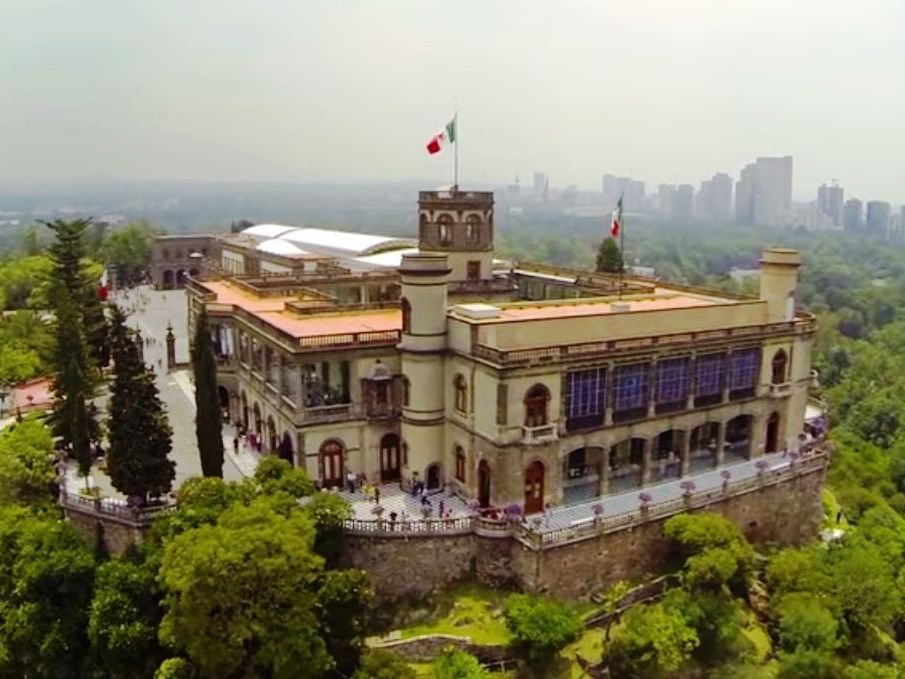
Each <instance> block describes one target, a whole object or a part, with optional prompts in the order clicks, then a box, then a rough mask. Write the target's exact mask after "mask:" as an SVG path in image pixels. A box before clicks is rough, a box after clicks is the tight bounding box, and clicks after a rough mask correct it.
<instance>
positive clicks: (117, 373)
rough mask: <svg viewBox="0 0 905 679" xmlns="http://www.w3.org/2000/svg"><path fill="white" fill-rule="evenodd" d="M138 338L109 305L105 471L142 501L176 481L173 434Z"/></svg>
mask: <svg viewBox="0 0 905 679" xmlns="http://www.w3.org/2000/svg"><path fill="white" fill-rule="evenodd" d="M139 342H141V336H140V335H139V334H138V333H137V332H136V331H134V330H132V329H131V328H129V327H128V326H127V325H126V316H125V314H124V313H123V312H122V310H121V309H120V308H119V307H117V306H113V307H112V314H111V326H110V345H111V350H112V356H113V362H114V378H113V385H112V388H111V398H110V415H109V417H108V419H107V429H108V431H109V442H110V446H109V450H108V452H107V473H108V474H109V475H110V480H111V482H112V483H113V486H114V488H116V489H117V490H118V491H120V492H121V493H124V494H125V495H128V496H130V497H140V498H141V500H142V503H144V502H146V501H147V498H148V496H149V495H150V496H152V497H158V496H160V495H163V494H165V493H167V492H168V491H169V490H170V488H172V486H173V479H174V478H175V477H176V471H175V467H176V465H175V463H174V462H173V461H172V460H170V459H169V457H168V455H169V452H170V450H171V448H172V430H171V429H170V425H169V422H168V421H167V416H166V412H165V411H164V407H163V403H161V401H160V395H159V394H158V392H157V385H156V384H155V383H154V373H153V372H152V371H150V370H148V368H147V366H145V365H144V363H143V362H142V360H141V356H140V353H139V349H138V343H139Z"/></svg>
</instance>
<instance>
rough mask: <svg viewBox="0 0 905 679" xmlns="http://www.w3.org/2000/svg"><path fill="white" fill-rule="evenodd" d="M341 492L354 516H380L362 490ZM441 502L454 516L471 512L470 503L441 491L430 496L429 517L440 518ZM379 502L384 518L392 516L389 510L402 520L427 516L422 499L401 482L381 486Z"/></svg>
mask: <svg viewBox="0 0 905 679" xmlns="http://www.w3.org/2000/svg"><path fill="white" fill-rule="evenodd" d="M339 495H341V496H342V497H344V498H345V499H346V500H348V501H349V502H350V503H351V505H352V511H353V512H354V515H353V518H355V519H359V520H364V521H368V520H370V521H373V520H374V519H376V518H377V516H376V515H375V514H374V506H375V503H374V501H373V500H372V499H370V498H369V497H368V496H366V495H365V494H364V493H362V492H360V491H358V492H355V493H349V492H348V491H343V492H341V493H339ZM441 503H442V504H443V513H444V515H445V514H446V513H447V512H448V511H449V510H452V515H453V517H455V518H458V517H461V516H470V515H471V514H472V511H471V510H469V509H468V505H467V504H466V503H465V501H464V500H463V499H462V498H460V497H459V496H458V495H447V494H446V493H443V492H439V493H433V494H432V495H428V505H426V506H428V507H430V514H429V516H428V517H427V518H430V519H439V518H440V504H441ZM380 505H381V506H382V507H383V508H384V513H383V518H384V519H389V517H390V512H396V515H397V517H398V519H399V520H400V521H405V520H406V519H423V518H424V507H425V505H422V504H421V500H420V498H416V497H415V496H414V495H412V494H411V493H406V492H405V491H403V490H402V489H401V488H400V487H399V484H398V483H385V484H382V485H381V486H380Z"/></svg>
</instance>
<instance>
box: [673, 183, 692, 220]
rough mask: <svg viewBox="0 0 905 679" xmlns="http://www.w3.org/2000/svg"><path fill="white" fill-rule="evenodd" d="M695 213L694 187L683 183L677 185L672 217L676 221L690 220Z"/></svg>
mask: <svg viewBox="0 0 905 679" xmlns="http://www.w3.org/2000/svg"><path fill="white" fill-rule="evenodd" d="M693 215H694V187H693V186H692V185H691V184H682V185H681V186H678V187H676V192H675V194H674V195H673V201H672V218H673V219H674V220H676V221H681V222H689V221H691V218H692V216H693Z"/></svg>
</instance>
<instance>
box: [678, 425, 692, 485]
mask: <svg viewBox="0 0 905 679" xmlns="http://www.w3.org/2000/svg"><path fill="white" fill-rule="evenodd" d="M679 456H680V457H681V458H682V468H681V469H682V471H681V474H682V476H688V472H689V471H690V469H691V430H689V429H686V430H685V431H683V432H682V444H681V445H680V446H679Z"/></svg>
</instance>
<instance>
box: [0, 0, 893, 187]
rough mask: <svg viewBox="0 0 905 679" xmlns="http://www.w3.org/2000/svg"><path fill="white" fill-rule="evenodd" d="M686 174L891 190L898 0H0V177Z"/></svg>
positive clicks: (557, 178) (560, 179)
mask: <svg viewBox="0 0 905 679" xmlns="http://www.w3.org/2000/svg"><path fill="white" fill-rule="evenodd" d="M456 101H458V108H459V111H460V133H461V146H460V169H461V177H462V181H463V183H464V184H467V183H468V181H469V180H474V181H482V182H484V181H490V182H505V181H511V180H512V179H513V178H514V177H515V175H516V173H518V174H520V176H521V179H522V182H523V183H530V179H531V177H530V175H531V173H532V172H533V171H534V170H545V171H547V172H548V173H549V175H550V181H551V185H555V186H564V185H566V184H573V183H574V184H577V185H579V186H580V187H583V188H595V189H596V188H598V187H599V185H600V178H601V175H602V174H603V173H604V172H612V173H615V174H627V175H631V176H634V177H638V178H641V179H645V180H646V181H648V182H649V183H650V184H656V183H657V182H670V183H680V182H688V183H694V184H695V185H697V184H698V183H699V182H700V180H701V179H703V178H706V177H709V176H710V175H711V174H712V173H713V172H715V171H725V172H728V173H729V174H731V175H732V176H733V177H737V175H738V171H739V168H740V167H741V166H742V165H743V164H744V163H745V162H747V161H748V160H750V159H752V158H754V157H755V156H758V155H784V154H791V155H793V156H794V157H795V194H796V197H798V198H808V199H809V198H812V197H813V195H814V193H815V191H816V185H817V184H819V183H820V182H822V181H825V180H829V179H831V178H834V177H835V178H838V179H839V181H840V183H841V184H843V185H844V186H845V188H846V196H847V197H849V196H852V195H857V196H859V197H862V198H881V199H887V200H891V201H894V202H903V201H905V0H886V1H882V0H859V1H858V2H852V1H851V0H587V1H584V2H579V1H572V0H556V1H554V0H542V1H538V2H535V1H533V0H511V1H510V0H458V1H456V2H452V1H440V0H434V1H432V0H411V1H403V0H398V1H379V0H361V1H352V0H324V1H323V2H313V1H308V0H0V181H2V182H8V183H19V182H43V181H82V180H92V181H93V180H121V179H126V180H188V181H213V180H238V181H311V180H314V181H361V180H365V181H368V180H408V179H415V178H419V179H420V178H424V179H445V178H447V177H448V176H449V175H450V174H451V170H452V154H451V152H450V153H446V152H444V153H441V154H440V155H439V156H435V157H429V156H428V155H427V153H426V152H425V150H424V144H425V142H426V141H427V139H428V137H429V136H430V135H431V134H432V133H433V132H435V131H436V130H437V129H439V128H440V127H441V126H442V125H443V124H444V123H446V121H447V119H448V118H449V117H450V115H451V114H452V112H453V110H454V106H455V103H456Z"/></svg>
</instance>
